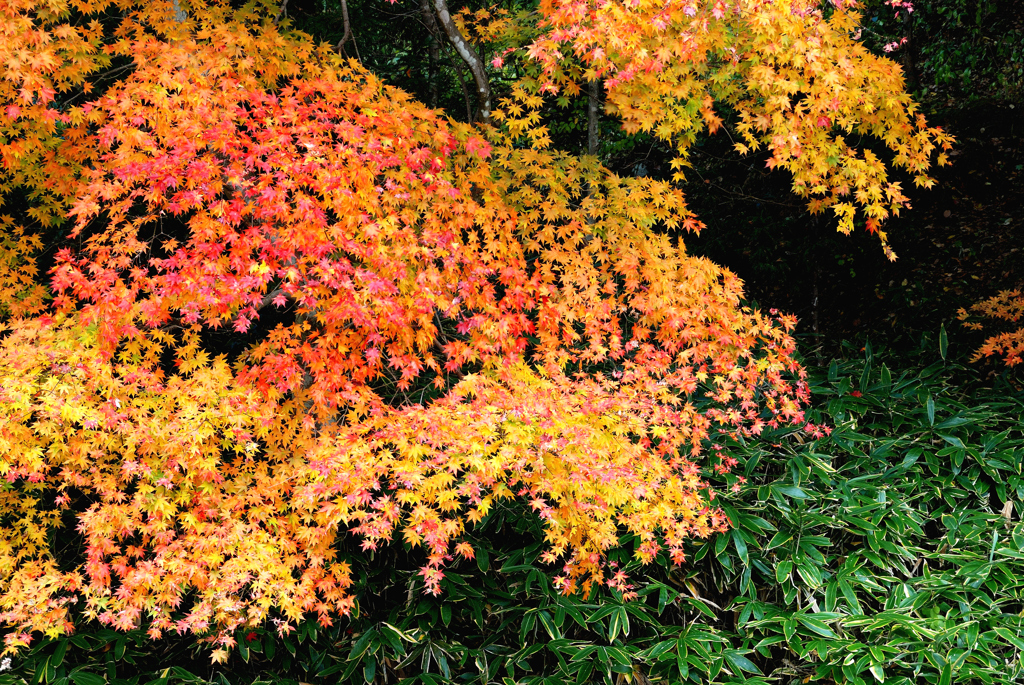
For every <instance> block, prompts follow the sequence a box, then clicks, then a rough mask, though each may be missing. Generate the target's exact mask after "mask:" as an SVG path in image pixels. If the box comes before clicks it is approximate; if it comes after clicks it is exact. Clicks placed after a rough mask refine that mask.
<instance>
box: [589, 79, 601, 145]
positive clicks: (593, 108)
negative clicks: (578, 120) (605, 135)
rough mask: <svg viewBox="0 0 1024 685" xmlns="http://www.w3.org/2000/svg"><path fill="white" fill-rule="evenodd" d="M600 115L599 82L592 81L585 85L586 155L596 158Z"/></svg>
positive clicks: (596, 80)
mask: <svg viewBox="0 0 1024 685" xmlns="http://www.w3.org/2000/svg"><path fill="white" fill-rule="evenodd" d="M600 114H601V81H599V80H598V79H594V80H593V81H591V82H590V83H588V84H587V154H588V155H594V156H595V157H596V156H597V152H598V149H599V148H600V146H601V138H600V131H599V130H598V126H597V124H598V117H599V116H600Z"/></svg>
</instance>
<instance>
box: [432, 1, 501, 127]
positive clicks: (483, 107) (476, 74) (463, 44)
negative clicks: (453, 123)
mask: <svg viewBox="0 0 1024 685" xmlns="http://www.w3.org/2000/svg"><path fill="white" fill-rule="evenodd" d="M433 3H434V16H435V18H436V19H437V23H438V24H439V25H440V27H441V29H442V30H443V31H444V33H445V36H447V38H448V42H449V43H451V45H452V47H453V48H455V51H456V52H457V53H459V57H461V58H462V61H463V62H465V63H466V66H467V67H469V72H470V73H471V74H472V75H473V83H474V85H475V86H476V105H477V107H476V114H475V116H474V117H473V119H474V120H475V121H479V122H480V123H483V124H489V123H490V122H491V82H490V79H488V78H487V69H486V68H485V67H484V62H483V60H482V59H481V58H480V55H478V54H477V52H476V50H474V49H473V47H472V46H471V45H470V44H469V43H468V42H467V41H466V39H465V38H464V37H463V36H462V34H461V33H460V32H459V27H458V26H456V25H455V22H454V21H453V20H452V15H451V14H450V13H449V12H448V3H447V2H445V0H433Z"/></svg>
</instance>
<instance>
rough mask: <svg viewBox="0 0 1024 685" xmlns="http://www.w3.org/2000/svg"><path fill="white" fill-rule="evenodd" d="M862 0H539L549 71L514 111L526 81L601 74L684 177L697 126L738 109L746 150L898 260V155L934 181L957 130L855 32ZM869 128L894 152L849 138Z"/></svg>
mask: <svg viewBox="0 0 1024 685" xmlns="http://www.w3.org/2000/svg"><path fill="white" fill-rule="evenodd" d="M857 5H858V3H857V2H855V1H854V0H835V1H834V2H832V3H830V4H826V5H825V6H823V4H822V3H820V2H819V1H818V0H677V1H674V2H663V1H662V0H622V1H608V2H601V3H598V4H597V5H594V4H593V3H589V2H586V1H585V0H542V1H541V4H540V13H541V15H542V16H543V19H542V20H541V23H542V25H543V26H544V27H546V28H547V32H546V33H545V34H544V35H543V36H542V37H541V38H539V39H538V40H536V41H534V42H533V43H532V44H531V46H530V47H529V54H530V56H531V57H533V58H535V59H536V60H539V61H540V63H541V64H542V65H543V67H544V69H543V74H542V75H541V76H540V77H538V79H537V80H536V81H535V82H534V83H532V84H526V83H524V84H522V85H523V89H522V91H521V92H520V93H519V94H518V95H517V96H516V97H514V98H513V100H514V101H515V102H516V105H515V106H514V108H513V109H512V111H511V112H510V114H511V115H512V116H513V117H515V116H516V115H517V112H518V111H520V110H523V109H528V108H529V107H528V105H524V103H525V102H526V101H527V97H526V95H525V94H526V93H532V92H537V91H550V92H555V91H563V92H568V93H570V94H575V93H578V92H579V90H580V85H579V84H580V83H581V82H582V81H587V80H591V79H602V80H603V83H604V88H605V97H604V101H605V103H606V109H607V111H608V112H609V113H612V114H615V115H616V116H618V117H619V118H620V119H621V120H622V124H623V128H624V129H625V130H626V131H628V132H637V131H645V132H649V133H651V134H653V135H655V136H657V137H659V138H662V139H663V140H666V141H670V142H672V143H674V144H675V145H676V146H677V150H678V155H677V157H676V159H675V160H674V161H673V168H674V169H677V173H676V178H677V179H679V180H681V179H682V178H683V170H684V169H685V168H686V167H687V166H689V161H688V158H689V147H690V146H691V145H692V144H693V143H694V142H695V141H696V139H697V135H698V134H699V133H701V132H702V131H708V132H710V133H715V132H716V131H718V130H719V129H721V128H722V126H723V116H725V115H724V114H723V112H722V111H721V110H731V112H732V114H731V115H730V116H732V117H734V118H735V119H736V123H735V127H734V128H735V131H736V133H737V134H738V137H739V140H737V141H736V143H735V148H736V150H738V151H739V152H740V153H742V154H749V153H753V152H756V151H758V150H762V149H763V150H766V151H768V152H769V153H770V155H769V156H768V159H767V162H766V164H767V166H768V168H772V169H774V168H780V169H786V170H787V171H789V172H790V173H791V174H792V176H793V184H792V189H793V191H794V192H795V193H796V194H797V195H799V196H801V197H805V198H807V199H808V207H809V209H810V211H811V212H814V213H816V212H820V211H823V210H826V209H828V210H831V211H832V212H833V213H834V214H835V216H836V218H837V220H838V228H839V230H840V231H842V232H843V233H849V232H851V231H852V230H853V228H854V225H855V220H859V221H862V222H863V224H862V225H863V226H864V228H866V230H868V231H869V232H871V233H874V234H876V235H877V236H878V237H879V239H880V240H881V241H882V246H883V249H884V250H885V253H886V255H887V256H888V257H889V258H890V259H895V254H894V253H893V252H892V250H891V249H890V248H889V247H888V243H887V240H886V233H885V231H883V230H881V225H882V223H883V222H884V221H885V219H887V218H888V217H890V216H892V215H898V214H899V212H900V210H901V209H902V208H904V207H908V206H909V200H908V198H907V197H906V195H905V194H904V192H903V188H902V186H901V184H900V183H899V182H898V181H894V180H891V179H890V173H889V167H890V166H893V167H897V168H902V169H904V170H905V171H906V172H907V173H909V174H910V176H911V177H912V178H913V180H914V183H915V184H916V185H918V186H923V187H931V186H932V184H933V183H934V180H933V179H932V178H931V177H929V176H928V175H927V170H928V168H929V167H930V166H931V163H932V158H933V156H936V153H938V155H937V157H936V160H937V163H938V164H939V165H943V164H946V163H947V161H948V160H947V158H946V154H945V152H946V151H947V150H948V149H949V148H950V146H951V143H952V140H953V139H952V137H951V136H950V135H949V134H947V133H945V132H944V131H943V130H942V129H941V128H938V127H930V126H928V124H927V122H926V121H925V119H924V117H923V116H922V115H921V114H920V113H919V112H917V106H916V104H915V103H914V102H913V100H912V99H911V98H910V96H909V95H908V94H907V93H906V92H905V91H904V79H903V74H902V71H901V70H900V67H899V66H898V65H897V64H896V63H895V62H893V61H891V60H889V59H886V58H882V57H877V56H875V55H872V54H871V53H869V52H868V51H867V49H866V48H865V47H864V46H863V45H861V44H860V43H859V42H858V41H857V39H856V37H857V36H859V30H858V25H859V21H860V15H859V14H858V13H857V12H856V9H857ZM566 55H572V56H573V57H574V59H575V62H571V61H567V60H566V59H565V56H566ZM531 85H532V87H530V86H531ZM506 114H507V115H508V114H509V112H507V113H506ZM862 136H870V137H873V138H875V139H877V140H879V141H882V142H883V143H884V144H885V146H886V147H887V148H888V151H889V153H890V156H891V159H890V161H889V162H888V163H886V162H885V161H883V159H881V158H880V157H879V156H878V155H877V154H875V153H874V152H872V151H871V150H869V149H859V148H858V145H859V143H854V142H852V141H854V140H859V139H860V138H861V137H862ZM858 217H860V218H859V219H858Z"/></svg>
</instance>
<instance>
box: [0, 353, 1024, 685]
mask: <svg viewBox="0 0 1024 685" xmlns="http://www.w3.org/2000/svg"><path fill="white" fill-rule="evenodd" d="M847 352H848V353H849V354H850V357H849V358H848V359H846V360H840V361H836V362H833V363H832V364H831V365H830V366H829V367H828V369H827V371H826V370H824V369H823V370H822V374H823V375H822V377H820V378H812V379H811V388H812V392H813V394H814V403H813V404H814V406H813V408H812V409H811V410H810V411H809V416H810V417H811V418H812V419H813V420H815V421H820V422H823V423H828V424H830V425H832V426H834V428H833V430H832V432H831V434H830V435H828V436H822V437H821V438H819V439H808V438H807V436H805V435H803V434H801V433H799V432H794V431H793V430H792V429H788V428H784V429H778V430H770V431H765V432H764V433H762V434H761V435H760V436H758V437H756V438H745V439H743V440H733V439H730V438H728V437H727V436H724V435H723V436H719V437H720V438H721V443H720V444H721V445H722V447H723V450H722V451H723V454H724V455H726V458H728V459H735V460H736V461H737V462H738V463H737V465H736V466H735V468H734V469H733V472H732V473H731V474H729V475H725V476H720V475H716V474H714V472H713V471H710V470H709V471H708V472H707V474H706V475H707V477H708V478H709V479H711V480H712V481H715V482H716V485H717V486H718V495H717V497H716V502H719V503H720V505H721V507H722V509H723V510H724V511H725V512H726V513H727V515H728V516H729V518H730V520H731V522H732V525H733V527H732V529H731V530H730V531H729V532H728V533H727V534H724V535H719V536H716V537H715V538H714V539H711V540H708V541H705V542H700V541H694V542H693V543H692V544H690V545H688V548H687V554H688V556H689V559H688V561H687V563H686V564H685V565H684V566H682V567H679V568H673V567H672V566H671V565H670V564H669V563H668V560H667V559H665V558H663V556H662V557H659V559H658V560H657V561H658V562H661V563H655V564H651V565H647V566H640V565H639V564H638V563H637V562H636V561H635V559H633V557H632V551H633V550H635V549H636V548H637V546H638V545H639V544H641V541H640V540H639V539H638V538H637V537H636V536H632V535H626V536H624V537H623V538H622V539H621V541H620V545H619V547H618V548H617V549H615V550H612V551H611V552H609V554H608V556H607V560H606V563H607V564H608V566H609V567H611V568H612V569H614V572H616V573H619V572H623V573H624V574H626V575H627V576H628V579H625V580H624V581H623V582H624V584H623V585H622V586H620V587H619V588H617V589H616V588H608V587H607V586H600V587H599V586H595V587H594V588H592V590H591V592H590V593H588V594H586V595H581V594H577V595H570V596H566V595H564V594H562V593H560V592H559V591H558V588H557V587H555V586H554V585H553V584H552V582H551V580H550V573H549V571H548V567H547V565H546V564H544V563H543V562H542V560H541V556H542V554H543V552H544V549H545V544H544V541H543V537H544V530H543V527H542V526H541V525H540V523H539V521H537V519H536V518H534V517H532V516H529V515H528V511H527V507H526V506H525V505H524V504H522V503H519V502H514V501H509V502H504V503H501V504H498V505H496V506H495V508H494V510H493V511H492V514H491V515H490V516H489V517H488V518H487V520H486V521H485V522H484V523H483V524H482V525H481V526H480V527H478V528H476V529H474V530H473V532H472V533H471V534H470V540H471V541H472V544H473V546H474V548H475V549H476V551H477V554H476V557H475V559H465V560H462V561H460V562H458V563H457V564H455V565H454V566H453V567H452V568H451V569H450V570H449V571H448V572H447V573H446V577H445V578H444V580H443V581H442V587H443V594H442V595H441V596H439V597H434V596H430V595H427V596H424V595H423V594H422V593H421V592H420V590H421V589H422V587H423V579H422V578H421V577H420V576H419V575H418V573H417V570H416V566H417V564H418V562H417V560H416V553H415V551H414V550H412V548H411V547H410V546H409V545H404V546H399V545H391V546H388V547H387V548H384V549H382V550H380V551H379V552H378V553H377V554H376V555H375V556H373V557H367V556H356V557H354V561H353V571H352V577H353V579H354V584H353V587H352V588H351V591H352V592H353V594H354V595H355V596H356V597H357V601H358V612H354V613H353V616H352V618H351V620H350V621H348V622H344V623H343V624H339V625H337V626H331V627H326V628H324V627H321V626H319V625H318V624H317V622H316V621H314V620H312V619H309V620H306V621H304V622H302V623H300V624H299V625H298V629H297V631H296V632H294V633H291V634H286V635H279V634H278V633H277V632H276V631H274V630H272V629H268V628H265V627H254V628H251V629H250V628H243V629H240V630H238V631H237V633H236V634H235V636H236V638H237V641H238V647H237V650H236V652H235V653H234V654H232V656H231V657H230V659H229V660H228V661H227V662H226V663H225V664H223V666H212V667H211V666H210V665H209V664H208V663H203V662H205V661H206V660H205V658H203V657H202V655H200V654H198V650H196V648H195V647H191V648H190V646H189V645H190V643H189V642H188V641H185V640H182V639H180V638H179V639H177V640H175V639H173V638H172V639H171V640H169V641H168V642H166V643H152V642H151V641H150V640H148V639H147V638H146V635H145V632H144V631H143V630H132V631H128V632H126V633H118V632H115V631H111V630H101V631H93V632H90V633H89V634H86V635H73V636H65V637H61V638H58V639H55V640H49V641H44V642H41V643H40V644H39V645H37V646H35V647H33V649H32V651H30V652H27V653H25V654H23V655H19V656H17V657H16V663H15V664H14V668H13V669H12V671H11V673H9V674H3V675H0V683H2V684H3V685H8V684H10V685H14V684H15V683H21V682H24V681H31V682H36V683H46V684H56V685H71V684H72V683H74V684H75V685H100V683H101V682H102V679H103V677H106V678H107V682H109V683H112V684H113V685H138V684H140V683H147V682H150V681H153V682H159V683H171V682H175V683H197V684H198V683H215V684H217V685H229V684H231V685H234V684H242V685H248V683H253V682H255V683H296V682H309V683H314V684H319V683H335V682H342V683H353V684H355V683H371V682H387V683H395V682H399V683H409V684H412V683H427V684H429V685H439V684H441V683H462V682H465V683H476V682H480V683H491V682H504V683H526V684H530V685H533V684H537V685H559V684H562V683H574V682H575V683H608V684H609V685H610V684H613V683H623V682H648V681H650V682H656V683H658V682H666V683H687V682H692V683H707V682H716V683H739V682H747V683H754V684H756V683H768V682H781V683H798V682H807V681H808V680H810V681H811V682H814V681H820V682H835V683H850V684H856V685H862V684H864V683H880V684H882V685H911V684H916V683H932V684H933V685H945V684H947V683H954V682H970V683H1001V684H1003V683H1005V684H1007V685H1008V684H1010V683H1015V682H1019V681H1020V679H1021V677H1022V675H1024V673H1022V668H1024V667H1022V665H1021V662H1020V653H1021V650H1024V640H1022V638H1021V637H1020V636H1021V633H1022V631H1024V626H1022V625H1021V620H1022V619H1021V616H1020V611H1019V610H1020V606H1021V602H1022V598H1024V524H1021V523H1020V515H1019V511H1018V510H1017V509H1018V507H1019V502H1021V501H1022V500H1024V472H1022V467H1024V424H1022V421H1021V416H1022V415H1024V411H1022V410H1024V407H1022V406H1021V402H1020V400H1019V399H1007V398H1006V397H1005V395H1003V396H998V395H996V394H991V395H989V394H982V395H981V396H979V395H978V394H977V393H974V394H973V395H971V396H970V397H968V396H967V394H966V393H964V392H963V391H961V390H959V389H957V383H956V382H955V381H954V376H957V378H958V380H961V379H963V378H964V377H965V376H969V374H968V373H966V370H965V369H962V368H959V367H957V366H956V365H955V364H947V363H944V362H943V361H941V360H939V359H938V358H937V355H936V354H935V347H934V342H929V344H928V345H927V350H926V351H925V352H923V353H922V354H921V356H920V359H921V361H922V365H921V366H912V365H909V364H907V365H906V366H903V367H902V368H901V367H895V368H893V369H890V368H889V366H888V365H887V361H888V360H887V359H886V358H885V357H884V356H883V355H880V354H878V353H873V352H872V350H871V348H870V345H868V346H867V349H865V350H864V351H860V350H856V349H854V348H852V347H850V348H848V349H847ZM932 360H934V363H930V362H932ZM734 486H735V487H734ZM353 546H354V545H353ZM22 679H24V681H23V680H22Z"/></svg>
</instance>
